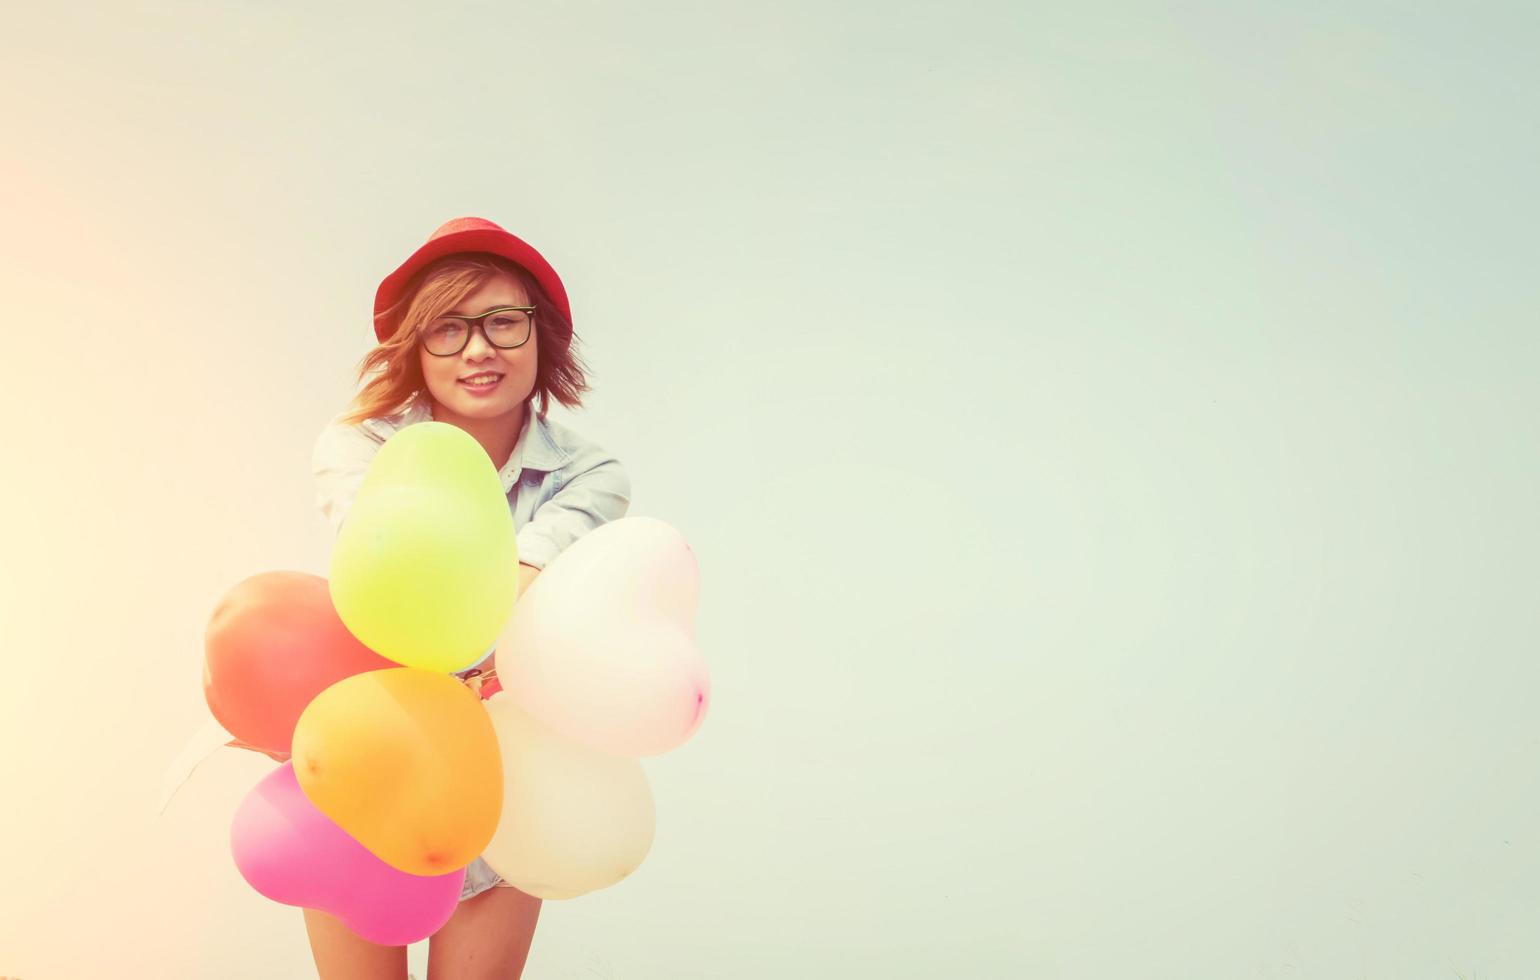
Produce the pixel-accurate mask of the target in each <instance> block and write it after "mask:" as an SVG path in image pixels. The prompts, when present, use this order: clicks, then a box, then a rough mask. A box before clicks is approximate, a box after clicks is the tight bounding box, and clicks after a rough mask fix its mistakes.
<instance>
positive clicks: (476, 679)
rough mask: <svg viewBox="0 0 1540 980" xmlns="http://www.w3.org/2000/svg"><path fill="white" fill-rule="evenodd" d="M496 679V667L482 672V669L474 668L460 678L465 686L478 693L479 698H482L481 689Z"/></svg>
mask: <svg viewBox="0 0 1540 980" xmlns="http://www.w3.org/2000/svg"><path fill="white" fill-rule="evenodd" d="M496 679H497V668H496V667H493V668H492V669H491V670H482V669H481V668H480V667H472V668H471V669H470V670H469V671H467V672H466V673H465V674H464V675H462V676H461V677H460V680H461V681H462V682H463V683H464V684H465V686H466V687H468V688H470V689H471V690H472V691H474V692H476V696H477V697H480V696H481V688H482V687H483V686H484V685H485V684H486V683H487V682H488V681H493V680H496Z"/></svg>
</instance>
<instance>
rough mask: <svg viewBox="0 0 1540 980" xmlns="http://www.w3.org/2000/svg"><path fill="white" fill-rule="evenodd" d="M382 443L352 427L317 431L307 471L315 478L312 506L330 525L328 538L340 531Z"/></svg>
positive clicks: (331, 427) (333, 426) (330, 426)
mask: <svg viewBox="0 0 1540 980" xmlns="http://www.w3.org/2000/svg"><path fill="white" fill-rule="evenodd" d="M381 445H382V443H381V442H380V441H379V440H378V439H376V438H374V437H373V436H372V435H370V434H369V433H368V432H366V431H364V429H363V428H361V427H360V426H356V425H338V424H336V423H335V422H333V423H331V424H329V425H327V426H326V428H324V429H322V430H321V434H320V435H319V436H318V437H316V442H315V448H314V449H313V450H312V451H311V454H310V471H311V473H312V474H313V475H314V476H315V495H316V506H317V507H319V508H320V509H321V514H322V515H323V516H324V517H325V518H326V520H327V523H328V524H330V525H331V529H332V536H333V537H335V536H336V534H337V532H338V531H341V530H342V522H343V521H344V520H346V519H347V516H348V510H349V509H350V508H351V507H352V506H353V498H354V497H356V496H357V495H358V488H359V486H360V485H362V484H363V482H364V474H365V473H367V472H368V471H369V463H370V462H371V461H372V460H373V459H374V454H375V453H377V452H379V451H380V446H381Z"/></svg>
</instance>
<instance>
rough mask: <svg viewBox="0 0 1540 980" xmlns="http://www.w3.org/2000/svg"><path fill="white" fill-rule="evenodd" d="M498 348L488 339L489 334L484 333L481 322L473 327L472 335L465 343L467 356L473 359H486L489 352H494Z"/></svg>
mask: <svg viewBox="0 0 1540 980" xmlns="http://www.w3.org/2000/svg"><path fill="white" fill-rule="evenodd" d="M496 350H497V348H495V347H493V346H492V344H491V343H490V342H489V341H488V340H487V335H486V334H484V333H482V328H481V324H479V323H478V324H476V325H475V326H473V327H472V328H471V336H470V339H469V340H468V341H466V343H465V356H466V358H467V359H469V360H472V361H480V360H485V359H486V357H487V355H488V354H494V353H495V352H496Z"/></svg>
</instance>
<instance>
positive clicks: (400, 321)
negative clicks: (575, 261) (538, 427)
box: [337, 252, 589, 425]
mask: <svg viewBox="0 0 1540 980" xmlns="http://www.w3.org/2000/svg"><path fill="white" fill-rule="evenodd" d="M498 275H506V276H511V277H512V278H513V279H514V280H516V281H517V282H518V283H520V284H521V285H522V286H523V287H524V289H525V292H526V293H527V294H528V295H529V299H530V303H531V304H533V305H534V306H535V336H536V337H537V338H538V340H537V347H536V352H537V357H538V359H539V360H538V365H537V367H536V370H535V389H534V391H533V392H532V393H531V394H530V399H529V400H530V403H531V404H532V403H534V402H535V401H536V400H537V399H538V400H539V402H540V407H539V413H540V414H541V415H544V414H545V413H546V412H547V411H548V410H549V409H550V403H551V399H553V398H554V399H556V400H557V401H558V402H560V403H561V404H563V405H565V406H566V407H568V408H577V407H578V406H580V405H581V404H582V395H583V392H585V391H588V390H589V387H588V379H587V368H586V367H585V366H584V364H583V359H582V357H581V356H580V355H579V354H578V352H577V350H576V344H577V337H576V335H574V334H573V332H572V321H571V320H569V319H568V318H567V317H566V315H565V314H563V313H562V311H561V310H559V309H557V308H556V304H555V303H552V302H551V300H550V297H549V296H547V295H546V294H545V291H544V290H542V289H541V288H540V284H539V283H537V282H535V277H534V276H532V275H530V274H529V273H528V272H526V271H524V269H523V268H522V267H520V266H518V265H515V264H514V263H512V262H509V261H508V260H507V259H504V258H502V257H501V256H496V255H489V254H486V253H482V252H460V253H456V254H454V255H446V256H444V257H443V258H441V259H439V260H437V261H436V262H433V263H430V264H429V265H428V266H426V267H425V268H423V270H422V271H421V272H419V273H418V274H417V275H416V276H415V277H413V280H412V282H411V283H410V284H409V285H408V286H407V288H406V289H405V290H404V291H403V292H402V294H401V299H400V300H399V301H397V303H396V304H395V305H394V306H392V307H391V308H390V309H387V310H385V311H383V312H382V313H380V314H379V315H378V316H377V317H375V322H376V324H377V326H378V327H380V328H382V329H381V331H380V332H384V333H386V337H387V339H386V340H385V341H384V342H382V343H380V344H377V345H376V346H375V348H374V349H373V350H371V351H370V352H369V353H368V354H366V355H364V359H363V360H362V361H361V362H360V363H359V366H358V381H359V383H360V384H361V385H362V386H363V387H362V388H360V389H359V391H358V393H357V394H356V395H354V396H353V400H352V402H351V403H350V404H349V409H348V411H347V413H346V414H344V415H343V416H341V417H340V418H339V419H338V420H337V421H338V422H340V423H342V424H345V425H353V424H356V423H358V422H362V421H363V420H365V419H372V418H380V417H383V416H386V415H392V414H395V413H396V412H400V411H402V410H403V409H405V408H406V406H407V405H408V403H410V402H411V400H412V398H413V397H414V396H416V395H417V394H418V393H419V392H421V391H423V390H424V389H425V388H426V387H427V382H425V381H424V380H423V376H422V363H421V360H420V357H421V355H420V354H419V353H418V349H419V341H418V339H417V337H418V333H417V332H418V330H419V329H420V328H421V327H422V326H423V325H424V324H426V323H428V322H430V321H431V320H433V319H435V318H436V317H438V316H440V315H442V314H444V313H447V312H448V311H449V310H451V309H453V308H454V306H455V304H456V303H458V302H459V301H460V300H462V299H464V298H465V297H466V296H469V295H470V294H471V293H473V292H475V291H476V290H477V289H479V288H481V286H482V285H483V284H485V283H486V282H487V281H489V280H490V279H492V278H493V277H494V276H498ZM392 324H394V327H393V328H392V326H391V325H392ZM371 375H373V377H370V376H371Z"/></svg>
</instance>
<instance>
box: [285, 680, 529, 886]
mask: <svg viewBox="0 0 1540 980" xmlns="http://www.w3.org/2000/svg"><path fill="white" fill-rule="evenodd" d="M294 772H295V775H296V776H297V777H298V778H299V785H300V789H302V790H304V791H305V796H306V797H308V798H309V800H310V802H311V803H313V804H315V807H316V809H318V810H320V811H321V812H322V813H324V814H326V815H327V816H328V817H330V818H331V820H332V822H334V823H335V824H337V826H339V827H341V828H342V829H343V830H345V831H347V833H348V834H349V835H350V836H351V837H352V838H353V839H354V840H356V841H358V842H359V843H360V844H362V845H363V846H364V847H366V848H368V849H369V850H370V851H371V852H372V853H373V854H374V855H375V856H376V857H378V858H379V859H380V860H382V861H384V862H385V863H386V864H389V865H390V866H392V867H394V868H399V869H400V870H402V871H405V872H408V873H409V874H415V875H441V874H447V873H449V872H451V871H455V870H457V869H459V868H463V867H465V866H466V865H468V864H470V863H471V861H473V860H475V858H476V856H477V855H479V854H480V853H481V852H482V851H483V850H484V849H485V848H486V846H487V843H488V842H489V841H491V839H492V835H493V834H494V833H496V832H497V824H498V821H499V820H500V819H501V817H502V809H503V766H502V758H501V756H500V755H499V753H498V748H497V732H496V730H494V729H493V727H492V720H491V719H490V718H489V717H488V716H487V711H486V708H484V707H482V704H481V699H480V698H479V697H477V696H476V694H475V693H474V692H472V691H471V689H470V688H468V687H466V686H465V685H464V684H462V683H460V681H459V680H458V679H456V678H454V677H451V676H449V675H448V674H439V673H434V672H433V671H428V670H422V669H420V668H417V667H394V668H391V669H388V670H372V671H370V672H369V673H367V674H358V675H356V676H353V677H349V678H346V679H345V680H341V681H338V682H337V683H336V684H333V685H332V686H331V687H329V688H327V689H326V690H324V691H322V692H321V693H320V694H319V695H317V696H316V699H315V700H314V701H312V702H310V706H309V707H308V708H306V709H305V713H304V714H302V715H301V716H300V719H299V724H298V725H297V726H296V727H295V729H294Z"/></svg>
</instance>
